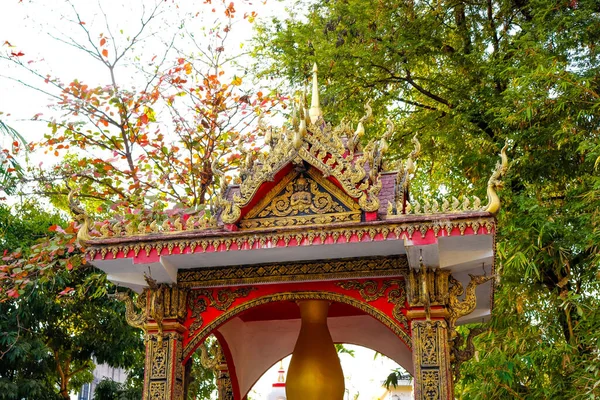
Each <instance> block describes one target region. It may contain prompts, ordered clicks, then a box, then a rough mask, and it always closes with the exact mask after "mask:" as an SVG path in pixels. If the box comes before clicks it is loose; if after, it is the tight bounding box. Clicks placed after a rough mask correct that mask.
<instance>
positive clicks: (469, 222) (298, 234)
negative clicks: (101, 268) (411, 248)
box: [86, 217, 495, 259]
mask: <svg viewBox="0 0 600 400" xmlns="http://www.w3.org/2000/svg"><path fill="white" fill-rule="evenodd" d="M473 224H476V226H479V227H483V228H485V229H484V230H482V233H483V234H486V233H487V234H491V233H492V232H493V229H494V227H495V221H494V219H493V218H492V217H481V218H472V217H469V218H465V219H453V220H450V221H448V220H444V221H432V222H418V223H417V222H399V221H398V222H395V221H390V220H388V221H386V223H385V224H377V225H369V226H365V225H358V224H356V225H354V224H351V225H349V226H344V227H335V228H327V227H319V228H318V229H315V228H312V229H306V228H304V229H289V230H285V231H279V232H247V233H245V232H235V233H231V232H223V231H215V232H214V234H211V235H203V236H201V237H198V238H190V237H187V236H185V237H182V238H179V239H171V238H169V237H162V238H157V237H146V238H140V240H139V241H137V242H124V243H119V244H114V243H94V241H91V242H88V246H87V248H86V254H87V256H88V257H89V258H90V259H95V258H96V256H97V255H100V256H101V258H102V259H105V258H106V256H107V255H108V254H112V253H113V251H115V252H119V251H122V252H123V257H131V256H134V255H137V254H138V253H139V252H140V251H141V250H144V251H145V253H146V255H150V252H151V251H152V250H155V251H156V252H157V253H158V254H162V251H163V250H167V251H165V253H166V254H172V251H173V249H180V248H187V247H189V248H190V249H193V251H196V250H198V249H199V248H200V249H202V251H206V250H207V248H208V247H209V246H210V245H212V246H213V247H214V248H215V249H218V251H239V250H242V251H244V250H246V249H253V248H257V247H256V246H255V244H256V243H260V246H258V248H263V247H267V245H266V243H269V246H268V247H272V245H273V244H275V243H278V242H279V241H280V240H283V241H285V242H286V243H289V242H290V240H292V239H296V241H297V242H298V243H300V242H305V241H306V240H307V239H309V238H310V237H311V235H312V236H313V239H314V237H317V236H318V237H321V236H323V235H324V237H325V238H336V239H335V243H339V240H340V238H346V241H349V240H350V237H351V236H353V235H357V236H361V237H362V235H367V237H368V238H369V240H370V241H374V240H378V239H375V235H377V234H383V232H384V231H385V232H387V234H386V238H387V239H400V240H402V239H404V238H409V239H410V238H412V236H413V233H414V232H415V230H417V229H418V230H424V231H425V232H427V231H429V230H432V231H434V235H435V236H436V237H437V236H439V232H441V230H442V229H443V230H445V231H446V232H448V231H450V232H451V231H452V230H453V229H459V230H460V231H461V233H463V234H464V232H465V229H466V228H467V227H471V226H473ZM436 228H437V232H438V234H436ZM371 233H373V234H374V235H372V234H371ZM390 234H391V235H390ZM231 240H234V241H235V243H236V248H234V249H231V248H229V249H228V248H226V247H225V249H223V248H221V245H225V244H226V242H227V241H231ZM343 242H344V241H343V239H342V243H343ZM238 243H239V244H238ZM263 243H264V244H263ZM322 243H323V242H321V243H320V244H322ZM307 244H314V243H313V241H312V240H309V243H307ZM245 245H247V246H245ZM169 249H171V250H169ZM169 251H170V252H171V253H169Z"/></svg>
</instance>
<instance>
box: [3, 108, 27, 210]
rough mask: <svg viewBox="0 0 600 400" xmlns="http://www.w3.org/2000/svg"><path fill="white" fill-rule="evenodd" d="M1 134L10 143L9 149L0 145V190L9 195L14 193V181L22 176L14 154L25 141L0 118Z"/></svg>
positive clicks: (21, 169)
mask: <svg viewBox="0 0 600 400" xmlns="http://www.w3.org/2000/svg"><path fill="white" fill-rule="evenodd" d="M0 115H2V113H1V112H0ZM2 136H4V137H6V138H8V139H9V140H10V142H11V144H10V149H9V148H4V147H1V146H0V192H4V193H6V194H9V195H10V194H13V193H14V188H15V183H16V182H15V181H16V180H17V179H18V178H21V177H22V176H23V168H22V167H21V165H20V164H19V162H18V161H17V159H16V158H15V155H16V154H17V153H19V150H20V149H21V147H22V146H24V145H25V144H26V141H25V138H24V137H23V136H21V134H20V133H19V132H17V131H16V130H15V129H13V128H11V127H10V126H8V125H6V124H5V123H4V122H2V120H0V138H2ZM0 199H1V198H0Z"/></svg>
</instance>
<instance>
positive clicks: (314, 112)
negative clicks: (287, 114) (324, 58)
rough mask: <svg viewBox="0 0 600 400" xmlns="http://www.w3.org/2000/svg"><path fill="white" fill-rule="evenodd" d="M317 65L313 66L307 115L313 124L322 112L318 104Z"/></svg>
mask: <svg viewBox="0 0 600 400" xmlns="http://www.w3.org/2000/svg"><path fill="white" fill-rule="evenodd" d="M317 72H318V69H317V63H315V64H314V66H313V82H312V98H311V102H310V110H309V111H308V114H309V115H310V122H312V123H313V124H314V123H316V122H317V120H318V119H319V117H321V116H322V115H323V111H321V106H320V104H319V81H318V78H317Z"/></svg>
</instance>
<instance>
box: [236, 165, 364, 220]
mask: <svg viewBox="0 0 600 400" xmlns="http://www.w3.org/2000/svg"><path fill="white" fill-rule="evenodd" d="M360 220H361V209H360V206H359V205H358V203H357V202H356V201H355V200H354V199H353V198H352V197H350V196H348V195H347V194H346V193H344V191H343V190H341V189H340V188H338V187H337V186H336V185H334V184H333V183H332V182H330V181H329V180H327V179H326V178H324V177H323V175H322V174H321V172H319V171H318V170H317V169H315V168H313V167H311V168H309V169H308V170H307V171H292V172H290V173H289V174H287V175H286V176H285V177H283V179H281V181H280V182H279V183H278V184H277V185H275V186H274V187H273V188H272V189H271V190H270V191H269V193H267V195H266V196H265V197H264V198H263V199H262V200H261V201H260V202H258V204H257V205H256V206H255V207H254V208H253V209H252V210H250V212H248V214H246V216H245V217H244V218H243V219H242V220H241V221H240V228H242V229H249V228H252V229H257V228H274V227H283V226H303V225H323V224H331V223H340V222H359V221H360Z"/></svg>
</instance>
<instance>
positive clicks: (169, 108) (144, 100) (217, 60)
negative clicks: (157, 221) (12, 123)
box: [0, 1, 278, 208]
mask: <svg viewBox="0 0 600 400" xmlns="http://www.w3.org/2000/svg"><path fill="white" fill-rule="evenodd" d="M69 4H70V5H71V13H70V15H65V16H64V18H65V19H66V20H67V21H68V22H69V23H71V24H72V25H73V26H74V27H75V28H76V29H77V30H79V35H78V36H71V35H68V34H63V35H61V36H57V40H58V41H60V42H62V43H64V44H65V45H68V46H71V47H74V48H75V49H77V50H79V51H80V53H81V54H82V56H85V57H89V58H91V59H93V60H95V62H96V63H97V64H98V65H99V66H100V67H102V68H103V69H104V73H105V79H102V83H101V84H99V85H92V84H87V83H85V82H83V81H80V80H77V79H75V80H73V81H71V82H70V83H68V84H65V83H63V82H62V81H61V80H60V79H58V78H56V77H52V76H50V75H48V74H46V73H44V72H42V71H40V70H38V67H36V63H35V62H34V63H33V64H32V63H31V60H28V59H27V58H26V57H25V55H24V53H23V52H17V51H16V50H15V49H11V50H10V51H9V52H8V53H7V54H6V55H4V56H2V57H0V58H1V59H2V60H4V61H5V62H7V63H10V64H12V65H16V66H19V67H20V68H21V69H23V70H25V71H28V72H30V73H31V74H32V76H33V77H34V78H36V79H37V81H36V80H35V79H34V81H33V83H30V82H29V81H26V80H21V79H19V82H21V83H23V84H24V85H26V86H29V87H31V88H33V89H35V90H36V91H39V92H41V93H43V94H45V95H47V96H50V97H51V98H52V99H53V100H54V105H53V106H54V109H55V111H58V112H60V114H61V116H60V117H55V118H51V119H47V120H45V121H46V122H47V123H48V126H49V128H50V129H51V131H50V133H48V134H47V135H45V139H44V140H42V141H40V142H38V143H34V144H33V147H35V148H37V149H39V150H41V151H43V152H44V153H49V154H55V155H56V156H57V157H59V156H61V155H64V154H69V153H70V154H72V155H76V159H75V160H73V161H74V162H70V163H62V162H60V163H58V164H56V166H55V167H54V169H53V171H52V172H48V171H47V169H36V171H35V172H36V174H35V176H34V177H33V178H32V179H35V180H36V181H41V182H43V183H46V184H48V183H51V182H53V181H55V180H64V179H65V178H67V177H68V178H70V179H74V180H76V181H77V182H78V184H79V185H80V186H81V187H82V193H84V194H85V196H88V197H93V198H96V199H102V200H104V201H105V202H106V203H107V204H105V205H104V206H105V208H106V207H109V206H111V205H114V204H133V205H136V206H138V207H139V206H141V205H144V204H146V205H148V204H152V203H154V202H155V200H156V199H159V200H164V201H166V202H171V203H175V204H179V205H181V206H182V207H198V206H201V205H203V204H204V203H205V202H207V200H208V198H209V196H210V194H211V186H212V185H213V183H214V181H215V177H214V173H213V170H212V168H213V165H214V164H215V162H216V163H217V164H219V165H220V169H221V170H224V171H225V172H227V170H229V169H231V168H235V166H236V165H237V164H238V160H239V159H240V152H241V151H244V150H247V148H248V146H250V147H254V146H255V145H254V144H253V142H254V139H255V135H254V134H253V129H252V127H251V126H250V123H251V122H252V121H253V120H254V119H255V118H256V115H257V113H260V112H267V111H268V110H269V109H271V108H272V107H274V106H275V105H276V104H277V103H278V98H277V96H271V93H267V92H262V91H260V90H256V89H255V88H252V89H244V88H243V86H242V83H243V81H244V76H243V75H244V72H243V70H242V71H239V72H237V71H236V70H235V68H236V67H235V64H234V62H235V61H236V60H237V59H238V58H239V57H240V55H239V54H236V53H235V52H234V53H231V52H230V51H226V48H227V45H228V43H227V40H228V37H229V34H230V32H231V30H232V29H233V23H232V20H233V18H234V17H235V16H236V13H235V7H234V6H233V3H231V4H229V5H227V4H225V3H223V4H221V7H222V10H221V11H223V13H224V14H223V15H224V16H225V17H224V18H218V19H217V22H216V23H214V26H209V29H206V30H205V33H204V35H198V34H196V33H193V32H189V31H188V24H190V25H192V22H193V20H194V19H196V17H197V16H198V14H199V13H198V12H196V15H195V16H194V15H193V14H192V13H189V14H185V15H184V16H183V17H182V20H181V21H179V23H180V26H179V27H178V28H176V29H174V30H172V31H171V32H168V33H165V32H164V31H163V32H162V33H161V37H162V38H163V40H164V41H165V43H164V44H163V46H162V48H160V51H156V50H158V49H156V48H154V49H153V55H152V57H151V58H150V57H149V58H148V59H146V57H144V59H143V61H136V60H137V58H138V57H140V58H141V57H143V56H142V55H140V54H138V53H136V51H135V50H136V49H137V48H138V47H140V46H142V45H143V43H144V41H146V40H148V38H149V37H152V36H154V35H157V30H159V29H163V28H164V25H161V24H160V23H159V22H158V21H157V20H158V19H159V17H160V16H161V14H162V13H163V12H165V9H166V8H167V7H168V5H165V2H161V1H156V2H154V3H153V4H149V5H148V7H146V6H144V7H143V9H142V10H143V11H142V15H141V17H140V20H139V21H138V22H137V24H136V25H137V26H134V25H133V24H131V25H130V26H128V27H127V32H125V33H124V31H123V29H121V35H115V34H114V32H115V31H116V29H115V26H113V24H111V21H110V17H109V16H108V14H107V13H105V12H104V10H103V9H102V8H101V7H100V8H99V12H100V13H101V15H102V16H103V19H104V21H102V24H96V25H92V24H90V23H89V21H87V22H86V21H85V20H84V17H83V16H82V15H81V14H80V12H79V11H78V10H77V8H76V7H75V5H74V4H71V3H70V2H69ZM216 8H217V7H216V6H214V8H213V12H216V10H215V9H216ZM171 11H172V10H171ZM190 20H191V21H192V22H190ZM163 22H164V21H163ZM127 34H128V35H129V36H126V35H127ZM180 37H184V39H185V40H186V41H187V42H191V43H187V44H188V45H191V46H193V48H194V50H195V51H193V52H190V51H189V50H188V51H187V52H186V50H184V49H181V48H180V47H178V46H179V45H181V46H183V44H182V43H180V42H182V41H183V40H184V39H179V38H180ZM200 40H201V41H202V42H203V43H202V44H201V43H200V42H199V41H200ZM126 63H129V64H133V65H135V66H136V67H137V69H138V70H137V73H136V75H137V77H136V80H135V81H134V82H138V81H141V83H139V84H135V86H134V88H133V89H131V88H129V84H128V82H127V81H125V80H124V79H123V78H122V76H123V75H125V76H126V74H127V73H128V71H127V69H126V66H124V65H123V64H126ZM37 119H38V120H43V118H42V117H41V116H38V117H37Z"/></svg>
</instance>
